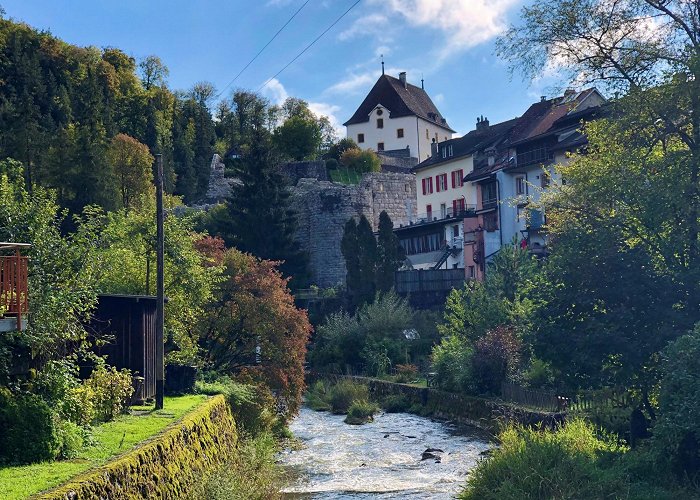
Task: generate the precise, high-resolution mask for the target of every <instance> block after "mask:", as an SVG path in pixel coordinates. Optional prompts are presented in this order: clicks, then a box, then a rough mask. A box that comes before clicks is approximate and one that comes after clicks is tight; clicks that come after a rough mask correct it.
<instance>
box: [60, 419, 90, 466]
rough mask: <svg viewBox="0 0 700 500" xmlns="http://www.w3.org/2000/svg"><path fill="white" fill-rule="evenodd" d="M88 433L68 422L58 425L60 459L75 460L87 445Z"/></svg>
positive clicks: (64, 421)
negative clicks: (85, 444)
mask: <svg viewBox="0 0 700 500" xmlns="http://www.w3.org/2000/svg"><path fill="white" fill-rule="evenodd" d="M85 437H86V431H85V430H84V429H83V428H82V427H79V426H78V425H76V424H74V423H73V422H69V421H67V420H63V421H61V422H60V423H59V425H58V439H59V442H60V449H59V452H58V456H59V457H60V458H75V456H76V455H77V453H78V451H80V450H81V449H82V447H83V445H84V443H85Z"/></svg>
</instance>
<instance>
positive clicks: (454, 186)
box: [452, 172, 457, 189]
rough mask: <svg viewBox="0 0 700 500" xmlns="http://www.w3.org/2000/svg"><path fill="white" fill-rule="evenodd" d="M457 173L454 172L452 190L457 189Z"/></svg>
mask: <svg viewBox="0 0 700 500" xmlns="http://www.w3.org/2000/svg"><path fill="white" fill-rule="evenodd" d="M456 173H457V172H452V189H454V188H456V187H457V183H456V181H455V174H456Z"/></svg>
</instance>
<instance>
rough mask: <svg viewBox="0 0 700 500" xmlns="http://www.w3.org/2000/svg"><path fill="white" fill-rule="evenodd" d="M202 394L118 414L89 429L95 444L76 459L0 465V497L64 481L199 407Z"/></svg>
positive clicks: (21, 494)
mask: <svg viewBox="0 0 700 500" xmlns="http://www.w3.org/2000/svg"><path fill="white" fill-rule="evenodd" d="M205 399H206V396H201V395H197V396H191V395H190V396H181V397H176V398H168V397H166V398H165V403H164V406H165V408H164V409H163V410H158V411H155V410H154V409H153V407H152V406H151V407H135V408H133V409H132V411H135V412H137V413H141V412H142V411H144V410H145V411H146V413H143V414H140V415H135V414H132V415H122V416H120V417H118V418H117V419H116V420H114V421H112V422H107V423H106V424H102V425H100V426H98V427H95V428H94V430H93V437H94V439H95V442H96V444H95V446H91V447H87V448H85V449H83V450H82V451H81V452H80V453H79V454H78V456H77V457H76V458H74V459H71V460H63V461H59V462H44V463H40V464H32V465H23V466H19V467H5V468H0V497H1V498H2V499H3V500H13V499H20V498H27V497H28V496H30V495H33V494H35V493H38V492H40V491H43V490H46V489H49V488H53V487H54V486H58V485H59V484H62V483H65V482H66V481H67V480H68V479H70V478H71V477H73V476H75V475H76V474H79V473H81V472H84V471H86V470H88V469H91V468H93V467H97V466H99V465H102V464H104V463H106V462H107V461H109V459H111V458H113V457H115V456H116V455H120V454H122V453H124V452H126V451H129V450H130V449H131V448H133V447H134V446H135V445H137V444H138V443H140V442H142V441H144V440H146V439H148V438H150V437H152V436H154V435H156V434H158V433H159V432H160V431H162V430H163V429H165V428H166V427H167V426H168V425H170V424H172V423H173V422H175V421H176V420H178V419H179V418H180V417H182V416H183V415H184V414H185V413H187V412H189V411H190V410H192V409H194V408H196V407H197V406H199V405H200V404H201V403H202V402H203V401H204V400H205Z"/></svg>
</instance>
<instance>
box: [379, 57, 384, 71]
mask: <svg viewBox="0 0 700 500" xmlns="http://www.w3.org/2000/svg"><path fill="white" fill-rule="evenodd" d="M380 55H381V58H382V75H383V74H384V54H380Z"/></svg>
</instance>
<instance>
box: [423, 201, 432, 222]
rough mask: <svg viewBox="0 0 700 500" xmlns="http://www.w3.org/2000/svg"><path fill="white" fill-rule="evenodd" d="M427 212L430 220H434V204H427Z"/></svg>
mask: <svg viewBox="0 0 700 500" xmlns="http://www.w3.org/2000/svg"><path fill="white" fill-rule="evenodd" d="M425 213H426V215H427V216H428V220H433V206H432V205H426V206H425Z"/></svg>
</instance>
